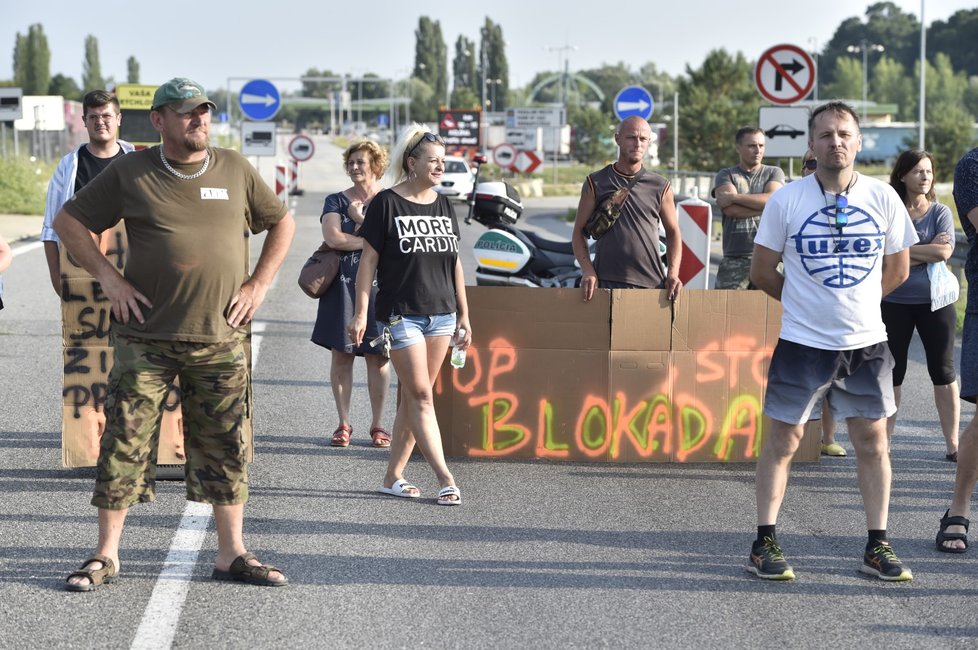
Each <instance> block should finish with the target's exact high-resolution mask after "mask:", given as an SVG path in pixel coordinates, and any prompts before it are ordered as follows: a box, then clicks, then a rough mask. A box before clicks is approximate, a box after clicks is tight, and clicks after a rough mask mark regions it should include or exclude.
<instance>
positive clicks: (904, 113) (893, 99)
mask: <svg viewBox="0 0 978 650" xmlns="http://www.w3.org/2000/svg"><path fill="white" fill-rule="evenodd" d="M870 91H871V94H872V96H873V97H874V98H875V99H876V101H877V102H879V103H881V104H896V105H897V106H898V107H899V108H898V111H897V116H898V119H900V120H913V119H915V118H914V114H915V112H916V110H917V92H915V91H916V87H915V86H914V81H913V78H911V77H910V76H909V75H907V71H906V69H905V68H904V67H903V65H902V64H901V63H899V62H898V61H896V60H894V59H891V58H890V57H888V56H884V57H882V58H881V59H880V60H879V63H877V64H876V66H875V67H873V70H872V74H871V75H870Z"/></svg>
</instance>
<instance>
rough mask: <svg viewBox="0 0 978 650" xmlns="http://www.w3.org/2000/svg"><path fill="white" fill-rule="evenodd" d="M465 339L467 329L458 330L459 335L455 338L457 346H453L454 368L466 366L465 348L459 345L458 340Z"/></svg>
mask: <svg viewBox="0 0 978 650" xmlns="http://www.w3.org/2000/svg"><path fill="white" fill-rule="evenodd" d="M461 340H465V330H464V329H461V330H459V331H458V337H457V338H456V339H455V346H454V347H453V348H452V361H451V363H452V368H464V367H465V350H464V349H463V348H460V347H458V341H461Z"/></svg>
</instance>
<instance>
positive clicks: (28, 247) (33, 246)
mask: <svg viewBox="0 0 978 650" xmlns="http://www.w3.org/2000/svg"><path fill="white" fill-rule="evenodd" d="M43 246H44V242H42V241H32V242H31V243H29V244H24V245H23V246H12V247H11V249H12V251H13V254H14V257H17V256H18V255H23V254H24V253H30V252H31V251H32V250H37V249H38V248H41V247H43Z"/></svg>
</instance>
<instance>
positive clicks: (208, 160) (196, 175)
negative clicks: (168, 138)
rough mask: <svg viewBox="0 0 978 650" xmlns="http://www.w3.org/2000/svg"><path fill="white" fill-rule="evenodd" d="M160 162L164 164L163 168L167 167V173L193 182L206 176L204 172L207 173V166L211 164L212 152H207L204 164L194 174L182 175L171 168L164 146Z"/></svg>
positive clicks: (161, 146) (161, 150)
mask: <svg viewBox="0 0 978 650" xmlns="http://www.w3.org/2000/svg"><path fill="white" fill-rule="evenodd" d="M160 161H162V162H163V166H164V167H166V171H168V172H170V173H171V174H173V175H174V176H176V177H177V178H179V179H181V180H184V181H192V180H193V179H195V178H199V177H200V176H202V175H203V174H204V172H206V171H207V166H208V165H209V164H210V163H211V152H210V151H206V150H205V153H204V164H203V165H201V166H200V169H198V170H197V171H195V172H194V173H193V174H181V173H180V172H178V171H177V170H175V169H174V168H173V167H172V166H170V162H169V161H168V160H167V159H166V156H164V155H163V145H160Z"/></svg>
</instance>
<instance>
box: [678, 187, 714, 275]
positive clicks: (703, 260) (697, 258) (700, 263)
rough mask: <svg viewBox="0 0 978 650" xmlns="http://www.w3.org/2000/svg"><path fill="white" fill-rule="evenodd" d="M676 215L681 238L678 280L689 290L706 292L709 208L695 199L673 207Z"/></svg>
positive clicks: (708, 205) (710, 212)
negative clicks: (681, 253)
mask: <svg viewBox="0 0 978 650" xmlns="http://www.w3.org/2000/svg"><path fill="white" fill-rule="evenodd" d="M676 214H677V216H678V217H679V231H680V232H681V233H682V235H683V259H682V261H681V262H680V264H679V279H680V280H682V283H683V285H685V286H686V287H688V288H690V289H709V287H708V286H707V285H708V284H709V282H710V229H711V227H712V225H713V214H712V210H711V208H710V204H709V203H707V202H706V201H701V200H700V199H699V198H697V197H696V196H695V195H694V196H693V197H692V198H689V199H686V200H684V201H680V202H679V203H677V204H676Z"/></svg>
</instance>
